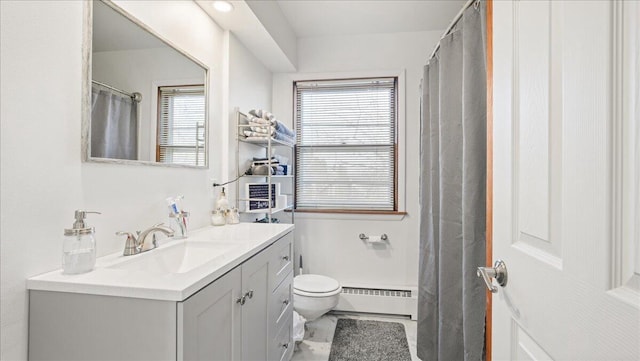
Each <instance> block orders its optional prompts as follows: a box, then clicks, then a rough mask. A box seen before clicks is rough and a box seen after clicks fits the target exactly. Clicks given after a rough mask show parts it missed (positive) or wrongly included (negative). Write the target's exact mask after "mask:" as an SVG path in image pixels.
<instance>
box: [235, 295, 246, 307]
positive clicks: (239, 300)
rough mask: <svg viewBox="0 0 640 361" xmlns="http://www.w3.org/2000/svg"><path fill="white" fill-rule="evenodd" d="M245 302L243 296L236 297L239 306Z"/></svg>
mask: <svg viewBox="0 0 640 361" xmlns="http://www.w3.org/2000/svg"><path fill="white" fill-rule="evenodd" d="M245 302H246V298H245V296H242V297H240V298H237V299H236V303H239V304H240V306H244V303H245Z"/></svg>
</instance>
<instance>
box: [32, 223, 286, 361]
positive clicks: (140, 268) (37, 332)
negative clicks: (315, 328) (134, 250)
mask: <svg viewBox="0 0 640 361" xmlns="http://www.w3.org/2000/svg"><path fill="white" fill-rule="evenodd" d="M292 231H293V225H285V224H252V223H241V224H238V225H234V226H225V227H207V228H204V229H201V230H197V231H194V232H192V235H191V236H190V237H189V238H187V239H186V240H169V241H166V242H165V243H162V244H160V246H159V247H158V248H157V249H155V250H152V251H149V252H145V253H142V254H139V255H135V256H128V257H124V256H122V255H120V254H114V255H110V256H106V257H102V258H99V259H98V262H97V264H96V269H95V270H94V271H92V272H89V273H85V274H81V275H64V274H62V272H61V270H57V271H54V272H50V273H47V274H43V275H40V276H37V277H33V278H30V279H29V280H28V281H27V287H28V289H29V359H31V360H289V359H290V358H291V355H292V353H293V341H292V314H293V304H292V280H293V262H292V258H293V233H292Z"/></svg>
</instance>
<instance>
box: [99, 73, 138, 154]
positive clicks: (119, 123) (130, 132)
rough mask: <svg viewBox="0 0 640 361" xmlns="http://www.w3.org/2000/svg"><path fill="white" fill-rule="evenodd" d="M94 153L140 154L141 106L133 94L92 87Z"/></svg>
mask: <svg viewBox="0 0 640 361" xmlns="http://www.w3.org/2000/svg"><path fill="white" fill-rule="evenodd" d="M91 156H92V157H97V158H114V159H137V158H138V106H137V103H135V102H134V101H133V100H132V99H131V97H129V96H124V95H121V94H118V93H115V92H112V91H111V90H105V89H101V88H99V87H98V86H95V85H94V86H93V87H92V88H91Z"/></svg>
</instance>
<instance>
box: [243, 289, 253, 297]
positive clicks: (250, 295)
mask: <svg viewBox="0 0 640 361" xmlns="http://www.w3.org/2000/svg"><path fill="white" fill-rule="evenodd" d="M244 295H245V297H248V298H249V299H251V298H253V290H249V292H247V293H245V294H244Z"/></svg>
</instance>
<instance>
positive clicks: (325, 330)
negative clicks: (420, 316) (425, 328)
mask: <svg viewBox="0 0 640 361" xmlns="http://www.w3.org/2000/svg"><path fill="white" fill-rule="evenodd" d="M340 317H341V318H353V319H358V320H373V321H388V322H398V323H401V324H403V325H404V328H405V332H406V333H407V341H408V343H409V351H410V352H411V360H412V361H420V359H419V358H418V356H417V355H416V321H411V320H410V319H409V318H404V317H399V316H388V315H374V314H364V313H358V314H355V313H343V312H330V313H328V314H326V315H324V316H322V317H320V318H319V319H317V320H315V321H313V322H308V323H307V324H306V330H305V334H304V340H302V342H299V343H297V345H296V348H295V352H294V353H293V358H292V359H291V360H292V361H327V360H328V359H329V352H330V351H331V341H332V340H333V333H334V331H335V328H336V323H337V322H338V318H340Z"/></svg>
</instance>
